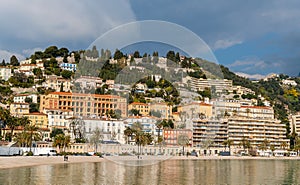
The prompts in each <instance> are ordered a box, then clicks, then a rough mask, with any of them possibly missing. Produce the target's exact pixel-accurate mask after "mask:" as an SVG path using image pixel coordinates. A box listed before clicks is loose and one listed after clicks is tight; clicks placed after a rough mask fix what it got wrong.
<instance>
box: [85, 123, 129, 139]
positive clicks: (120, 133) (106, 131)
mask: <svg viewBox="0 0 300 185" xmlns="http://www.w3.org/2000/svg"><path fill="white" fill-rule="evenodd" d="M82 120H83V121H84V130H85V135H86V137H87V138H88V139H89V138H90V137H91V136H92V134H93V131H94V130H96V128H97V127H98V128H99V129H100V131H101V132H102V135H103V141H117V142H119V143H121V144H124V143H125V138H124V130H125V124H124V121H123V120H113V119H111V120H103V119H98V118H84V119H82Z"/></svg>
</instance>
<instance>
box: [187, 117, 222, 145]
mask: <svg viewBox="0 0 300 185" xmlns="http://www.w3.org/2000/svg"><path fill="white" fill-rule="evenodd" d="M227 131H228V124H227V121H224V120H213V119H197V120H193V146H194V147H201V148H209V147H220V146H222V145H223V144H222V143H223V142H224V141H225V140H227V138H228V134H227Z"/></svg>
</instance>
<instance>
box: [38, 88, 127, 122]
mask: <svg viewBox="0 0 300 185" xmlns="http://www.w3.org/2000/svg"><path fill="white" fill-rule="evenodd" d="M45 108H47V109H60V110H73V111H74V115H78V116H95V117H101V116H104V115H105V114H106V113H108V112H109V111H110V110H113V111H117V110H120V112H121V116H122V117H126V116H127V99H126V98H122V97H120V96H115V95H99V94H80V93H69V92H53V93H50V94H48V95H42V96H41V102H40V111H43V110H44V109H45Z"/></svg>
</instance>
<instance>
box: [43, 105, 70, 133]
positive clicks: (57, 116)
mask: <svg viewBox="0 0 300 185" xmlns="http://www.w3.org/2000/svg"><path fill="white" fill-rule="evenodd" d="M43 113H44V114H46V115H47V117H48V120H47V123H48V126H47V127H49V128H51V129H52V128H61V129H65V128H69V124H70V121H71V118H73V116H74V115H73V111H71V110H60V109H44V110H43Z"/></svg>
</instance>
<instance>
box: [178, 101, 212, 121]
mask: <svg viewBox="0 0 300 185" xmlns="http://www.w3.org/2000/svg"><path fill="white" fill-rule="evenodd" d="M177 111H178V112H179V113H181V114H182V116H184V117H185V120H186V119H197V118H200V117H205V118H211V117H212V105H211V104H207V103H204V102H193V103H189V104H184V105H180V106H178V109H177Z"/></svg>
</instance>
